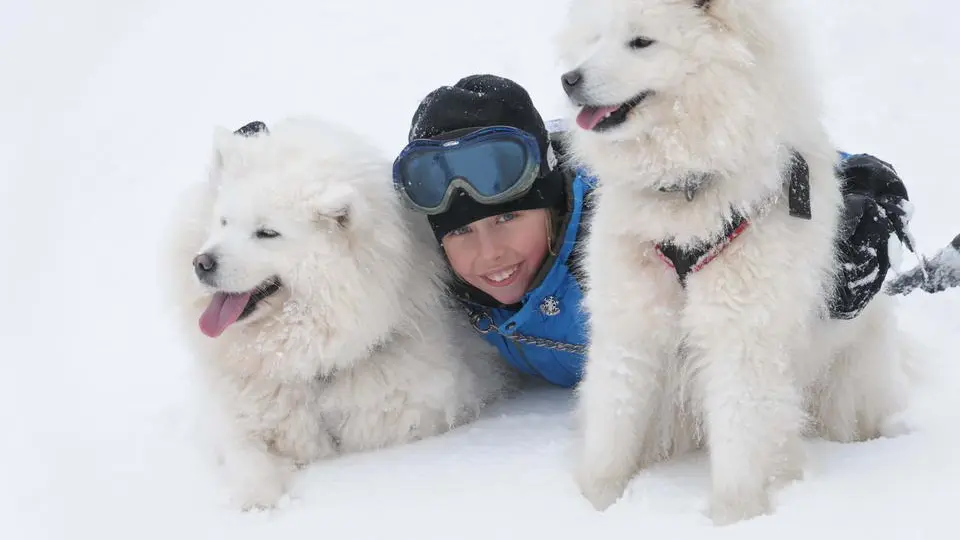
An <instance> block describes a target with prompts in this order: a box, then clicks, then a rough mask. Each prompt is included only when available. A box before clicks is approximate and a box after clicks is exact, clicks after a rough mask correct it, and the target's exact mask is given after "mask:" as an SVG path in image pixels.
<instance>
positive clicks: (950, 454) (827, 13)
mask: <svg viewBox="0 0 960 540" xmlns="http://www.w3.org/2000/svg"><path fill="white" fill-rule="evenodd" d="M559 4H561V3H560V2H556V1H550V0H525V1H522V2H521V1H517V0H483V1H481V0H460V1H458V2H436V1H425V0H352V1H350V2H346V1H333V0H331V1H327V2H308V1H306V0H273V1H272V2H269V3H267V2H253V1H250V0H232V1H226V0H207V1H206V2H197V1H194V0H190V1H187V0H165V1H163V2H148V1H145V0H90V1H88V2H84V3H82V5H81V3H80V2H67V1H64V0H60V1H56V0H6V1H5V2H4V3H3V5H2V7H0V51H3V52H2V54H0V73H2V74H3V84H2V85H0V103H2V107H3V109H2V111H0V118H2V119H3V121H4V122H5V124H6V125H5V128H6V129H4V130H3V131H2V132H0V246H2V247H0V253H2V258H0V261H2V262H0V272H2V275H0V282H2V283H6V284H8V287H7V290H6V291H5V292H4V295H3V302H2V310H0V317H2V321H0V329H2V330H0V332H2V333H0V340H2V341H0V342H2V343H3V344H4V351H5V352H3V353H2V355H0V425H2V426H4V428H5V429H4V431H5V433H4V435H3V437H2V439H0V538H4V539H10V540H20V539H30V540H32V539H41V538H43V539H46V538H51V539H53V538H57V539H59V538H84V537H90V538H97V539H114V538H117V539H119V538H137V539H148V538H149V539H152V538H158V539H159V538H164V539H165V538H197V539H200V538H203V539H208V538H268V537H269V538H311V539H315V538H334V537H347V538H382V537H386V536H387V535H397V536H399V537H403V538H417V539H426V538H437V539H441V538H442V539H447V538H456V539H471V538H484V539H489V538H541V537H544V538H585V537H586V536H584V535H598V536H599V537H602V538H636V537H639V536H642V537H644V538H652V537H653V536H652V535H655V534H656V535H658V536H659V535H661V534H662V535H664V536H663V537H664V538H680V537H683V538H687V537H689V538H695V537H701V536H702V537H708V536H714V535H715V536H718V537H729V536H731V535H737V537H738V538H777V539H784V538H809V537H811V535H827V536H829V537H841V535H845V534H850V535H852V534H855V535H856V537H858V538H859V537H863V538H880V537H884V538H886V537H889V538H903V537H906V535H908V534H917V535H919V536H920V537H923V536H922V535H924V534H926V533H930V535H931V537H938V538H945V537H948V536H949V534H948V533H947V532H934V531H938V530H939V529H941V528H942V529H944V531H949V530H955V516H954V514H953V512H954V511H955V507H954V504H953V502H954V501H957V500H960V439H958V437H957V435H955V433H956V426H957V422H956V421H957V419H958V418H960V412H958V410H960V397H958V395H960V393H958V391H957V390H958V388H960V359H958V358H957V353H956V350H957V348H956V347H955V345H954V343H953V339H955V336H960V322H958V318H957V314H958V313H960V290H957V289H954V290H952V291H949V292H946V293H943V294H940V295H937V296H928V295H925V294H922V293H917V294H914V295H912V296H910V297H908V298H906V299H905V300H904V302H903V308H902V309H903V322H904V325H905V326H906V327H907V328H908V329H909V330H910V331H911V332H912V333H913V334H914V335H915V336H916V337H917V338H918V339H919V340H921V341H923V342H924V343H925V345H926V351H925V355H924V357H925V359H927V360H928V361H929V362H930V364H931V374H932V376H931V379H930V382H929V384H928V385H927V386H925V387H924V388H923V390H922V392H920V394H919V395H918V401H917V406H916V407H915V409H914V410H913V411H912V414H911V416H912V418H913V419H914V421H915V422H916V430H915V431H914V432H913V433H912V434H910V435H908V436H904V437H901V438H898V439H894V440H878V441H873V442H869V443H865V444H857V445H845V446H844V445H837V444H828V443H824V442H811V443H810V449H811V457H812V459H811V462H810V466H809V474H808V479H807V481H805V482H802V483H800V484H796V485H794V486H791V487H789V488H788V489H786V490H785V491H784V492H783V493H782V494H781V495H780V497H779V499H778V511H777V513H776V514H775V515H773V516H769V517H763V518H758V519H756V520H753V521H749V522H746V523H742V524H740V525H736V526H734V527H730V528H724V529H713V528H712V527H711V526H710V525H709V522H708V520H707V519H706V518H705V517H704V516H703V515H702V514H701V513H700V512H701V510H702V509H703V508H704V506H705V503H706V494H707V488H708V473H707V467H706V462H705V460H704V459H703V456H691V457H689V458H686V459H682V460H678V461H676V462H674V463H671V464H668V465H665V466H662V467H658V468H655V469H653V470H650V471H647V472H644V473H643V474H641V475H640V476H639V477H638V478H637V479H636V480H635V481H634V482H633V483H632V484H631V486H630V488H629V491H628V494H627V496H626V498H625V499H624V500H623V501H621V502H620V503H618V504H617V505H615V506H614V507H613V508H611V509H610V510H609V511H608V512H606V513H604V514H599V513H595V512H594V511H593V510H591V509H590V508H589V506H588V505H587V503H586V502H585V501H584V500H583V499H582V498H581V497H580V496H579V495H578V493H577V491H576V489H575V487H574V485H573V483H572V481H571V479H570V475H569V472H568V466H569V461H568V458H569V454H568V451H569V449H570V446H569V444H570V427H571V426H570V422H569V418H568V412H569V407H570V395H569V393H567V392H564V391H559V390H553V389H543V390H541V391H536V392H532V393H530V394H529V395H527V396H524V397H521V398H520V399H518V400H517V401H516V402H513V403H508V404H504V405H503V406H501V407H499V408H498V409H497V410H495V411H491V413H490V415H488V417H487V418H486V419H484V420H482V421H480V422H477V423H476V424H474V425H472V426H470V427H466V428H464V429H461V430H459V431H457V432H455V433H451V434H450V435H449V436H445V437H442V438H438V439H434V440H429V441H424V442H422V443H418V444H414V445H410V446H409V447H405V448H398V449H393V450H388V451H383V452H378V453H373V454H369V455H363V456H353V457H349V458H345V459H342V460H338V461H335V462H330V463H326V464H322V465H318V466H316V467H314V468H312V469H311V470H309V471H308V472H307V473H306V474H304V475H303V477H302V481H301V482H300V484H299V485H298V486H297V495H298V497H299V498H298V499H297V500H295V501H294V502H293V503H292V504H291V505H290V507H288V508H286V509H284V510H281V511H278V512H275V513H273V514H259V515H244V514H239V513H237V512H235V511H233V510H231V509H230V508H227V507H225V506H223V504H222V501H221V498H220V493H219V492H218V487H217V486H218V484H217V483H216V478H215V477H214V476H213V475H212V474H211V472H210V469H209V466H208V463H207V462H205V461H203V459H204V454H203V453H202V447H201V446H200V445H199V444H198V443H197V440H198V438H197V435H198V434H197V433H196V430H195V428H194V424H193V416H192V413H193V408H192V401H191V399H192V398H191V392H193V391H194V390H195V388H194V387H193V386H192V379H191V372H190V359H189V358H188V357H187V356H186V354H185V351H184V349H183V348H182V346H181V345H180V344H179V342H177V340H176V339H175V338H174V337H173V336H174V334H173V332H172V330H171V327H170V324H169V321H168V319H167V318H166V317H167V315H168V313H167V311H166V307H165V306H164V304H163V300H164V292H163V288H162V283H163V282H162V277H163V275H162V272H163V269H162V268H160V266H159V264H160V257H159V253H158V247H159V246H160V245H161V242H162V240H163V235H164V233H165V230H166V226H167V225H166V222H167V219H168V215H169V212H170V210H171V204H172V201H173V197H174V196H175V195H176V193H177V191H178V190H179V189H180V188H181V187H183V186H184V185H186V184H187V183H189V182H193V181H196V180H198V179H199V178H200V177H201V175H202V174H203V168H204V166H205V163H206V158H207V154H208V148H209V140H210V134H211V131H212V127H213V126H214V125H216V124H220V125H223V126H226V127H236V126H239V125H241V124H243V123H245V122H247V121H249V120H252V119H263V120H266V121H270V120H272V119H275V118H277V117H279V116H283V115H286V114H291V113H301V112H307V113H317V114H323V115H326V116H329V117H331V118H333V119H336V120H340V121H343V122H348V123H350V124H352V125H354V126H355V127H356V128H357V129H360V130H363V131H364V132H366V133H369V135H370V137H371V138H373V139H374V140H375V141H376V143H377V144H378V145H380V146H381V147H382V148H383V149H384V152H386V153H388V154H392V153H394V152H396V151H397V150H398V149H399V148H400V147H401V146H402V144H403V143H404V141H405V135H406V130H407V124H408V122H409V119H410V115H411V114H412V113H413V110H414V108H415V107H416V104H417V102H418V100H419V99H420V97H422V95H423V94H425V93H426V92H427V91H429V90H430V89H432V88H434V87H436V86H438V85H440V84H449V83H452V82H454V81H455V80H456V79H457V78H459V77H460V76H462V75H466V74H469V73H473V72H481V71H486V72H494V73H498V74H502V75H506V76H509V77H512V78H515V79H516V80H518V81H519V82H521V83H522V84H524V85H525V86H527V87H528V89H529V90H530V92H531V94H532V95H533V96H534V99H535V100H536V101H537V103H538V104H539V105H540V107H542V110H543V112H544V115H545V116H548V117H549V116H553V115H555V114H560V112H561V111H562V109H561V105H562V95H561V92H560V85H559V84H558V78H559V68H558V66H557V65H556V63H555V62H554V60H553V56H552V54H553V50H552V44H551V43H550V42H549V39H550V37H551V34H552V33H553V32H554V30H555V29H556V27H557V25H558V24H559V21H560V17H561V15H562V14H561V12H560V10H559V9H558V8H557V5H559ZM803 4H805V5H806V6H807V7H806V11H805V15H806V18H802V17H801V18H800V19H798V24H800V23H802V24H806V25H808V26H809V29H810V36H811V39H810V41H809V44H810V48H811V52H813V53H814V54H815V55H816V57H817V59H818V60H819V61H820V62H821V70H820V71H821V73H822V77H823V83H822V87H823V89H824V91H825V97H826V100H827V105H828V117H827V119H828V122H829V127H830V129H831V133H832V134H833V136H834V137H835V139H836V141H837V143H838V144H839V145H841V147H842V148H844V149H845V150H848V151H867V152H871V153H875V154H877V155H879V156H881V157H882V158H884V159H886V160H888V161H891V162H893V163H894V164H895V165H896V167H897V168H898V169H899V171H900V172H901V173H902V175H903V176H904V178H905V179H906V181H907V184H908V186H909V188H910V190H911V196H912V199H913V201H914V203H915V205H916V208H917V214H916V218H915V222H914V227H913V228H914V233H915V234H916V236H917V237H918V239H919V240H920V242H921V247H922V248H923V249H924V250H925V251H927V252H932V251H934V250H935V249H937V248H939V247H940V246H941V245H943V244H944V243H945V242H947V241H949V240H950V239H951V238H953V236H954V235H955V234H956V233H957V232H960V218H957V217H956V212H955V210H956V207H957V201H958V200H960V182H958V181H957V178H956V174H957V172H956V167H955V159H956V151H957V150H956V147H955V145H956V140H957V139H956V136H955V133H956V130H955V126H956V125H957V124H958V123H960V109H958V108H957V106H956V101H955V97H954V96H955V92H956V88H957V86H958V83H960V34H958V33H957V31H956V29H955V28H956V24H955V21H956V20H957V16H958V15H960V7H957V5H956V3H955V2H952V1H950V0H909V2H908V1H902V2H891V1H878V0H843V2H837V1H835V0H803ZM267 6H269V7H267ZM911 262H912V261H911V260H909V259H906V260H905V264H908V263H911ZM678 535H679V536H678Z"/></svg>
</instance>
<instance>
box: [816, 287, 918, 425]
mask: <svg viewBox="0 0 960 540" xmlns="http://www.w3.org/2000/svg"><path fill="white" fill-rule="evenodd" d="M891 302H892V300H891V299H890V298H886V297H882V296H881V295H878V296H877V297H876V298H875V299H874V300H873V302H872V303H871V305H870V306H869V307H868V308H867V309H865V310H864V311H863V312H862V313H861V314H860V315H859V316H858V317H857V318H856V319H854V320H852V321H832V323H833V324H835V325H837V326H836V327H835V328H833V329H832V331H833V332H834V335H835V336H836V339H838V340H843V341H844V342H845V343H843V344H842V346H841V347H840V348H839V350H838V351H837V352H836V353H835V354H836V357H835V358H834V362H833V365H832V366H831V368H830V370H829V371H828V372H827V373H826V374H825V376H824V379H823V383H822V384H821V385H819V388H820V392H819V394H818V396H817V399H818V401H817V407H815V408H814V411H815V414H816V425H817V426H818V428H819V431H820V435H821V436H822V437H823V438H825V439H828V440H832V441H838V442H854V441H865V440H869V439H874V438H877V437H880V436H894V435H898V434H900V433H902V432H903V431H904V430H905V426H903V425H901V424H899V423H897V421H896V418H895V415H896V414H897V413H899V412H901V411H902V410H903V409H904V408H905V406H906V401H907V390H908V382H909V381H908V377H907V373H906V372H905V370H904V363H903V362H904V360H905V359H904V347H902V344H901V343H900V341H899V330H898V328H897V325H896V320H895V318H894V316H893V313H892V312H891V311H890V305H889V304H890V303H891Z"/></svg>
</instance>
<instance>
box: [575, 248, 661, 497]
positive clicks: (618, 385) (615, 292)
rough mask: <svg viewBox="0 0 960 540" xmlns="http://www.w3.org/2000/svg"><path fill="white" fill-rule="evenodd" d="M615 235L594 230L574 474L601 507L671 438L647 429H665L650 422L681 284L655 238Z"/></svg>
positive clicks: (622, 490) (587, 295)
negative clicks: (659, 255)
mask: <svg viewBox="0 0 960 540" xmlns="http://www.w3.org/2000/svg"><path fill="white" fill-rule="evenodd" d="M595 234H596V232H595ZM613 240H616V239H615V238H610V237H603V236H596V237H595V240H594V245H593V246H592V247H593V249H594V251H593V253H592V254H591V255H590V257H588V272H589V273H590V281H589V288H588V292H587V294H586V298H585V302H586V306H587V309H588V311H589V313H590V326H591V341H590V346H589V350H588V353H587V361H586V366H585V370H584V377H583V380H582V382H581V384H580V385H579V387H578V389H577V392H578V397H579V402H578V410H577V416H578V421H579V423H580V429H581V440H580V445H581V446H580V455H579V456H578V461H579V462H578V465H577V472H576V479H577V482H578V484H579V487H580V491H581V492H582V493H583V495H584V496H585V497H586V498H587V499H588V500H589V501H590V503H591V504H592V505H593V506H594V507H595V508H596V509H598V510H604V509H606V508H607V507H608V506H610V505H611V504H613V503H614V502H616V500H617V499H618V498H619V497H620V496H621V495H622V494H623V492H624V489H625V488H626V486H627V483H628V482H629V481H630V478H631V477H632V476H633V474H634V473H635V472H636V471H637V470H638V469H639V468H641V467H643V466H645V465H647V464H648V462H649V461H650V460H652V459H654V458H655V457H657V456H659V455H660V452H659V449H660V448H663V447H668V446H670V445H669V444H663V442H662V441H659V440H648V438H649V437H648V434H650V433H659V431H658V430H652V429H650V426H651V422H652V421H653V420H655V419H654V418H653V415H654V414H655V412H656V411H658V410H660V409H661V407H660V403H659V402H660V400H661V399H662V394H663V391H662V388H661V382H662V377H663V367H664V366H663V364H664V362H665V358H664V354H663V351H664V350H665V347H664V343H665V342H669V341H670V340H671V336H673V335H674V332H673V330H672V329H671V326H673V327H675V326H676V320H675V317H672V316H671V313H674V312H675V311H676V307H677V306H675V305H674V304H675V303H676V302H677V299H676V293H677V292H678V290H679V288H678V286H677V284H676V283H675V281H674V280H673V279H667V278H669V277H671V276H669V274H668V269H667V268H666V267H664V266H662V263H660V261H658V260H656V259H655V258H654V257H655V255H653V250H652V246H651V245H649V244H648V245H646V246H641V247H639V248H638V246H637V245H636V244H635V243H634V245H629V243H628V242H629V241H628V242H620V245H616V244H617V242H615V241H613ZM606 242H609V244H606V245H604V244H605V243H606ZM610 244H613V245H610Z"/></svg>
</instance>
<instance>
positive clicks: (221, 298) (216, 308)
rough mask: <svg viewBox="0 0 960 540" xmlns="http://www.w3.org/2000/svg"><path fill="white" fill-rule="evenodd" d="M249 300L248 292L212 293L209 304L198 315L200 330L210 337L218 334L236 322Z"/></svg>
mask: <svg viewBox="0 0 960 540" xmlns="http://www.w3.org/2000/svg"><path fill="white" fill-rule="evenodd" d="M249 301H250V293H249V292H245V293H222V292H218V293H216V294H214V295H213V298H212V299H211V300H210V305H209V306H207V309H206V310H205V311H204V312H203V315H200V330H201V331H202V332H203V333H204V334H206V335H208V336H210V337H217V336H219V335H220V334H222V333H223V331H224V330H226V329H227V327H228V326H230V325H231V324H233V323H235V322H237V318H238V317H240V314H241V313H243V308H245V307H247V302H249Z"/></svg>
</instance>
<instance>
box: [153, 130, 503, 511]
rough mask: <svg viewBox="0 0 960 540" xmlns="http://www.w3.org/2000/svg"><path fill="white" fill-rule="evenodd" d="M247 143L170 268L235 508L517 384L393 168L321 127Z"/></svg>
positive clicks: (225, 138)
mask: <svg viewBox="0 0 960 540" xmlns="http://www.w3.org/2000/svg"><path fill="white" fill-rule="evenodd" d="M240 131H242V132H243V133H231V132H230V131H227V130H221V131H220V132H219V134H218V135H217V137H216V141H215V148H214V154H213V156H214V157H213V164H212V167H211V171H210V181H209V184H204V185H200V186H197V189H196V190H195V192H192V193H191V194H190V195H189V197H188V198H187V199H186V200H185V201H184V209H183V211H184V216H183V218H182V220H181V221H180V222H179V223H178V230H177V235H176V237H177V240H176V245H177V249H176V254H175V258H174V264H175V266H174V267H173V268H171V270H170V272H171V274H172V276H174V278H175V281H176V284H177V289H178V291H179V297H178V298H179V305H180V307H181V308H182V310H183V311H184V313H183V322H184V331H185V332H186V335H187V336H188V338H189V343H190V344H191V346H192V348H193V350H194V351H195V352H196V355H197V357H198V359H199V360H200V362H201V365H202V367H203V368H204V371H205V373H206V374H207V375H208V381H207V382H208V385H209V386H208V387H207V388H208V391H209V395H210V397H211V403H212V404H213V405H214V406H215V407H216V408H217V409H218V410H219V412H220V416H219V418H217V419H216V420H215V422H214V423H213V427H214V428H216V429H218V430H220V431H221V432H222V436H223V439H222V440H223V441H224V444H223V449H222V450H223V458H224V460H225V464H226V465H227V470H228V471H229V473H230V478H231V479H232V481H233V483H234V488H235V490H236V491H235V494H236V497H237V502H238V504H239V505H240V506H242V507H243V508H252V507H270V506H273V505H274V504H275V503H276V502H277V501H278V500H279V498H280V497H281V496H282V495H283V494H284V493H286V492H287V490H288V489H289V482H290V480H291V476H290V475H291V473H292V472H293V471H294V470H295V469H296V468H298V467H303V466H304V465H306V464H308V463H310V462H313V461H315V460H318V459H324V458H330V457H333V456H337V455H339V454H343V453H348V452H358V451H365V450H373V449H377V448H383V447H386V446H390V445H394V444H399V443H405V442H409V441H414V440H417V439H420V438H423V437H429V436H433V435H437V434H440V433H443V432H445V431H447V430H449V429H451V428H453V427H455V426H457V425H459V424H462V423H464V422H467V421H469V420H470V419H472V418H474V417H475V416H476V415H477V413H478V411H479V410H480V408H481V407H482V406H483V405H484V404H485V403H487V402H489V401H490V400H491V399H493V398H495V397H496V396H497V395H498V394H499V392H500V391H501V390H502V389H503V388H504V384H505V380H506V379H505V375H504V373H503V372H501V371H500V368H499V366H500V364H499V362H498V360H497V359H496V355H495V351H494V350H493V349H492V348H490V347H489V346H487V345H486V344H485V343H484V342H483V341H482V340H481V339H480V338H479V337H477V336H476V335H475V333H474V332H473V331H472V330H471V329H469V327H468V326H467V319H466V316H465V315H464V314H462V313H458V312H455V311H453V310H452V309H451V307H450V306H448V305H447V301H446V297H445V291H444V286H443V280H444V277H445V274H444V272H445V271H446V270H445V268H446V265H445V264H444V263H443V261H442V259H441V258H440V257H441V256H440V253H439V252H438V250H437V246H436V243H435V242H434V240H433V237H432V235H431V234H430V231H429V228H428V225H427V223H426V221H425V220H424V219H423V218H422V217H421V216H415V215H413V214H412V213H409V212H407V211H405V210H404V209H403V208H402V206H401V203H400V202H399V199H398V198H397V197H396V195H395V193H394V192H393V188H392V183H391V180H390V166H391V164H390V162H389V161H388V160H387V159H385V158H383V157H381V156H380V155H379V152H377V150H375V149H374V148H372V147H371V146H370V145H369V144H367V143H366V142H365V141H364V140H363V139H362V138H361V137H359V136H358V135H355V134H353V133H351V132H348V131H346V130H345V129H343V128H339V127H336V126H333V125H330V124H328V123H326V122H324V121H320V120H315V119H309V118H300V119H290V120H286V121H283V122H279V123H277V124H276V125H273V126H270V127H269V129H268V128H267V127H266V126H265V125H263V124H259V123H252V124H250V125H248V126H246V127H245V128H243V129H242V130H240ZM461 323H462V324H461Z"/></svg>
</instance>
